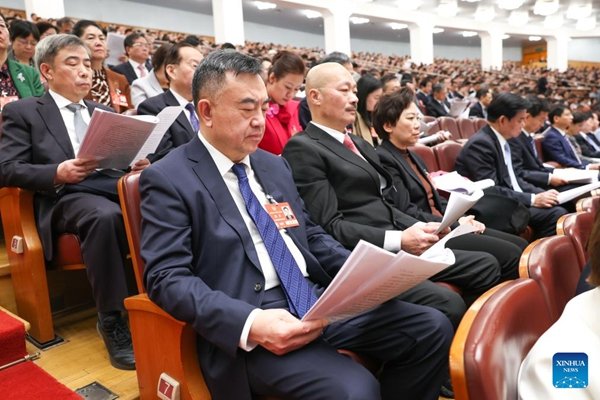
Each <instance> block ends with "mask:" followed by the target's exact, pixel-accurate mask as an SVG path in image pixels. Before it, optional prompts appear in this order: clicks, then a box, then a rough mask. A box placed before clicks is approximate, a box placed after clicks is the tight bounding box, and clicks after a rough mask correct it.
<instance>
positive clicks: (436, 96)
mask: <svg viewBox="0 0 600 400" xmlns="http://www.w3.org/2000/svg"><path fill="white" fill-rule="evenodd" d="M446 93H447V92H446V87H445V86H444V84H443V83H436V84H435V85H433V87H432V88H431V95H430V96H429V99H428V101H427V104H426V105H425V107H426V108H427V115H430V116H432V117H436V118H438V117H445V116H447V115H448V113H449V112H450V104H448V102H447V100H446Z"/></svg>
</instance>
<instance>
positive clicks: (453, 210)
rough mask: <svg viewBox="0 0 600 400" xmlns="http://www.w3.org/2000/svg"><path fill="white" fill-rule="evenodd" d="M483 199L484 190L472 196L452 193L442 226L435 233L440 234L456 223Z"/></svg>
mask: <svg viewBox="0 0 600 400" xmlns="http://www.w3.org/2000/svg"><path fill="white" fill-rule="evenodd" d="M482 197H483V190H481V189H476V190H475V191H474V192H473V193H471V194H464V193H459V192H450V198H449V199H448V204H447V205H446V211H445V212H444V216H443V218H442V222H441V223H440V226H439V227H438V228H437V229H436V231H435V233H436V234H437V233H440V232H441V231H443V230H444V229H446V228H447V227H449V226H450V225H452V224H453V223H455V222H456V221H458V219H459V218H460V217H462V216H463V215H465V213H466V212H467V211H468V210H470V209H471V207H473V206H474V205H475V203H477V202H478V201H479V199H481V198H482Z"/></svg>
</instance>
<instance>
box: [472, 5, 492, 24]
mask: <svg viewBox="0 0 600 400" xmlns="http://www.w3.org/2000/svg"><path fill="white" fill-rule="evenodd" d="M495 16H496V10H494V6H493V5H492V6H484V5H480V6H478V7H477V11H475V14H474V17H475V20H476V21H479V22H490V21H493V20H494V17H495Z"/></svg>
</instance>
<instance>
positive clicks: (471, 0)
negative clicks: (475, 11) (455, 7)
mask: <svg viewBox="0 0 600 400" xmlns="http://www.w3.org/2000/svg"><path fill="white" fill-rule="evenodd" d="M462 1H464V2H466V3H477V2H478V1H480V0H462Z"/></svg>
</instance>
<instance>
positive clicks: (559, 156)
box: [542, 135, 585, 169]
mask: <svg viewBox="0 0 600 400" xmlns="http://www.w3.org/2000/svg"><path fill="white" fill-rule="evenodd" d="M542 148H543V149H544V156H545V157H546V158H548V159H549V160H551V161H556V162H557V163H559V164H560V165H562V166H563V167H573V168H580V169H581V168H583V165H585V162H583V165H582V164H579V163H578V162H577V160H573V159H571V158H569V157H567V156H566V155H565V152H564V149H563V146H562V143H561V141H560V138H559V137H557V135H546V136H545V137H544V140H543V141H542Z"/></svg>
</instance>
